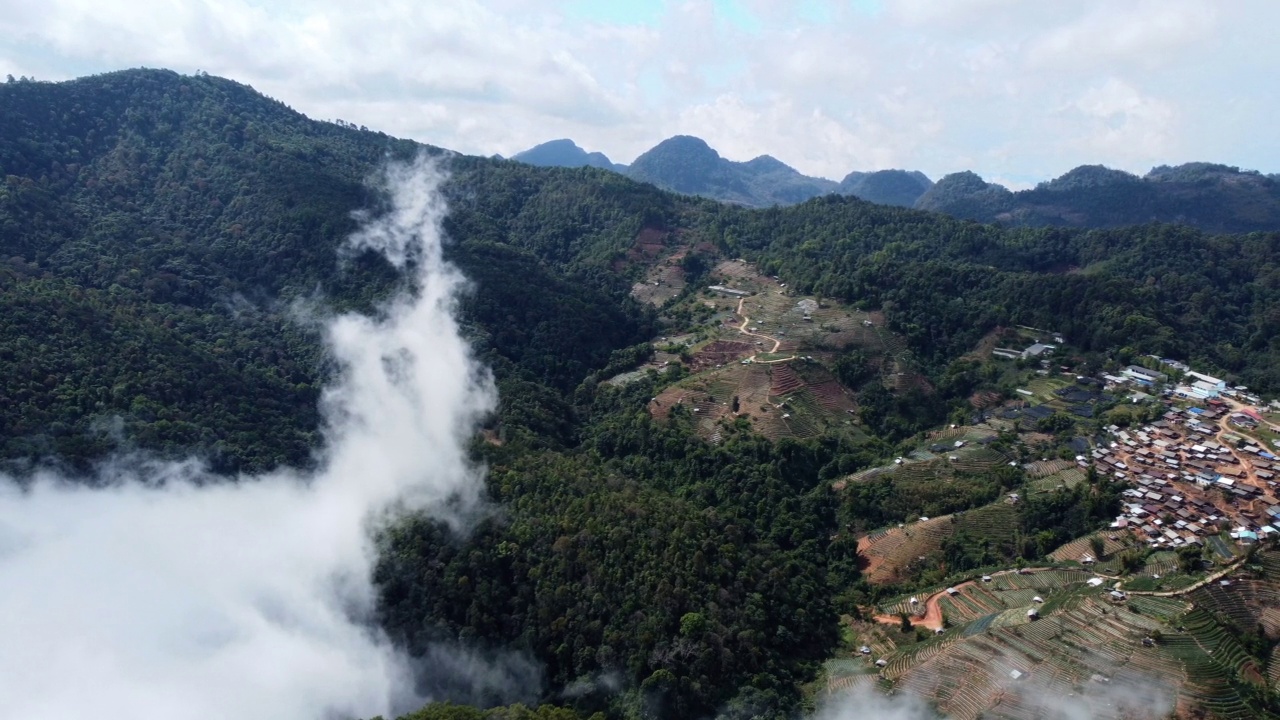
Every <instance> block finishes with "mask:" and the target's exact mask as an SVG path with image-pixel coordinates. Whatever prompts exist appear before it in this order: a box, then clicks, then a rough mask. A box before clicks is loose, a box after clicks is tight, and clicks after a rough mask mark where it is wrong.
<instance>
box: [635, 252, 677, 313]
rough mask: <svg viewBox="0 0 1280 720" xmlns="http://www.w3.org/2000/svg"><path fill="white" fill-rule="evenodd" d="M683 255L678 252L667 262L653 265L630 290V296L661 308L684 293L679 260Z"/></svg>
mask: <svg viewBox="0 0 1280 720" xmlns="http://www.w3.org/2000/svg"><path fill="white" fill-rule="evenodd" d="M683 258H684V253H683V252H680V253H677V255H674V256H672V257H671V258H670V259H668V260H667V261H665V262H663V263H660V264H658V265H655V266H654V267H653V268H651V269H650V270H649V272H648V274H647V275H646V276H645V279H644V281H643V282H638V283H636V284H635V285H634V286H632V288H631V296H632V297H634V298H635V299H636V300H639V301H640V302H642V303H649V304H650V305H656V306H661V305H663V304H664V303H666V302H667V301H668V300H670V299H671V298H674V297H676V296H677V295H679V294H680V293H682V292H684V289H685V285H686V280H685V274H684V269H683V268H681V267H680V260H681V259H683Z"/></svg>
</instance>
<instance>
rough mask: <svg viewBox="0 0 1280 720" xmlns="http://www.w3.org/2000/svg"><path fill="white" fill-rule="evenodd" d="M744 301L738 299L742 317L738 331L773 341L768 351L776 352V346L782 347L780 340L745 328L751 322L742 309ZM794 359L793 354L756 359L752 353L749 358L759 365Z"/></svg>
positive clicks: (743, 299) (744, 299) (739, 311)
mask: <svg viewBox="0 0 1280 720" xmlns="http://www.w3.org/2000/svg"><path fill="white" fill-rule="evenodd" d="M746 301H747V299H746V298H739V299H738V316H739V317H741V318H742V324H741V325H739V326H738V332H740V333H742V334H743V335H747V336H749V337H757V338H762V339H764V340H768V341H770V342H772V343H773V349H772V350H770V351H769V353H770V354H773V353H776V352H778V348H780V347H782V341H781V340H779V339H777V338H775V337H769V336H768V335H761V334H760V333H754V332H751V331H750V330H747V326H748V325H750V324H751V318H749V317H747V314H746V313H744V312H743V311H742V305H743V303H745V302H746ZM795 359H796V356H795V355H792V356H791V357H786V358H779V359H777V360H757V359H756V355H752V356H751V358H750V360H751V362H754V363H760V364H761V365H769V364H771V363H783V362H790V361H792V360H795Z"/></svg>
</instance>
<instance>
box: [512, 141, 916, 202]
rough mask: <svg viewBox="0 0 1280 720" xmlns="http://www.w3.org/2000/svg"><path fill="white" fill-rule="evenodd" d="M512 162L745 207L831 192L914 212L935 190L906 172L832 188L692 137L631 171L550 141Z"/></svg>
mask: <svg viewBox="0 0 1280 720" xmlns="http://www.w3.org/2000/svg"><path fill="white" fill-rule="evenodd" d="M511 159H513V160H518V161H520V162H524V163H529V164H530V165H539V166H543V167H584V166H585V167H598V168H604V169H607V170H614V171H615V172H620V173H624V174H626V175H627V176H629V177H632V178H635V179H636V180H640V181H642V182H647V183H652V184H654V185H657V186H658V187H660V188H663V189H666V190H672V191H675V192H679V193H684V194H686V195H698V196H701V197H706V198H711V199H713V200H720V201H722V202H728V203H733V204H735V205H745V206H747V207H771V206H774V205H794V204H796V203H800V202H804V201H806V200H809V199H811V198H814V197H817V196H819V195H827V194H829V193H838V194H841V195H852V196H854V197H858V198H861V199H863V200H866V201H868V202H873V203H879V204H883V205H897V206H899V207H911V206H912V205H913V204H914V203H915V202H916V200H917V199H918V198H919V197H920V195H922V194H923V193H924V192H925V191H926V190H928V189H929V188H930V187H932V185H933V182H932V181H931V180H929V178H928V177H926V176H925V175H924V174H923V173H921V172H918V171H906V170H878V171H875V172H869V173H866V172H852V173H849V175H847V176H846V177H845V178H844V180H843V181H841V182H840V183H834V182H832V181H830V180H827V179H825V178H815V177H809V176H806V175H803V174H801V173H800V172H799V171H797V170H796V169H795V168H792V167H791V166H789V165H787V164H786V163H783V162H782V161H780V160H778V159H776V158H774V157H771V156H769V155H761V156H760V157H757V158H755V159H753V160H748V161H746V162H734V161H732V160H726V159H724V158H722V157H720V154H719V153H717V152H716V151H715V150H714V149H712V148H711V146H709V145H707V143H706V142H705V141H703V140H702V139H700V138H696V137H692V136H689V135H677V136H675V137H671V138H668V139H666V140H664V141H662V142H660V143H658V144H657V145H655V146H654V147H653V148H651V149H650V150H649V151H647V152H645V153H644V154H643V155H641V156H640V157H638V158H636V160H635V162H634V163H632V164H631V166H629V167H628V166H626V165H619V164H616V163H613V162H610V161H609V158H607V157H605V156H604V155H603V154H602V153H587V152H586V151H585V150H583V149H582V148H580V147H578V145H577V144H576V143H574V142H573V141H572V140H552V141H550V142H546V143H543V144H541V145H538V146H537V147H534V148H530V149H529V150H525V151H524V152H521V153H518V154H516V155H515V156H514V157H512V158H511Z"/></svg>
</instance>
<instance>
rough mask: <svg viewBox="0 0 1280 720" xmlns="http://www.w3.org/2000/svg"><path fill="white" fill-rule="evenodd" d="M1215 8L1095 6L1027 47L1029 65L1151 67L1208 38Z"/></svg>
mask: <svg viewBox="0 0 1280 720" xmlns="http://www.w3.org/2000/svg"><path fill="white" fill-rule="evenodd" d="M1216 20H1217V12H1216V9H1215V3H1213V2H1209V1H1208V0H1143V1H1142V2H1136V3H1128V4H1120V3H1117V4H1114V5H1111V4H1108V5H1102V6H1098V7H1096V8H1095V9H1094V10H1092V11H1091V12H1089V13H1087V14H1085V15H1084V16H1082V17H1080V18H1078V19H1076V20H1074V21H1072V22H1070V23H1067V24H1065V25H1062V26H1059V27H1056V28H1053V29H1052V30H1050V31H1049V32H1047V33H1045V34H1044V35H1043V36H1042V37H1041V38H1039V39H1038V40H1037V41H1036V42H1035V43H1034V44H1033V45H1032V47H1031V48H1030V50H1029V57H1030V59H1031V61H1032V63H1033V65H1040V64H1044V65H1065V66H1068V67H1072V68H1074V67H1079V66H1081V65H1102V66H1106V65H1113V64H1114V63H1118V62H1119V63H1131V64H1135V65H1137V66H1139V67H1152V66H1157V65H1159V64H1162V63H1164V62H1167V61H1168V60H1169V55H1170V54H1171V53H1182V52H1186V51H1187V50H1188V46H1191V45H1194V44H1197V43H1202V42H1204V41H1205V40H1206V39H1208V38H1211V37H1212V36H1213V34H1214V30H1215V28H1214V25H1215V23H1216Z"/></svg>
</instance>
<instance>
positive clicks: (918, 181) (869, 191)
mask: <svg viewBox="0 0 1280 720" xmlns="http://www.w3.org/2000/svg"><path fill="white" fill-rule="evenodd" d="M931 187H933V181H932V180H930V179H929V178H928V176H926V175H925V174H924V173H922V172H920V171H918V170H915V171H909V170H876V171H874V172H858V171H854V172H851V173H849V174H848V175H846V176H845V177H844V180H841V181H840V188H839V192H840V193H841V194H843V195H853V196H854V197H857V198H861V199H863V200H866V201H867V202H873V203H879V204H881V205H897V206H898V207H912V206H914V205H915V203H916V201H917V200H919V199H920V196H921V195H923V194H924V193H925V192H927V191H928V190H929V188H931Z"/></svg>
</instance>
